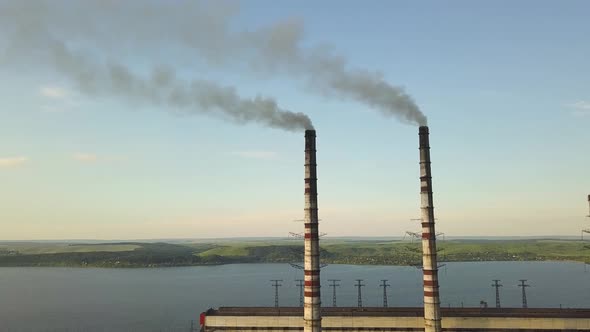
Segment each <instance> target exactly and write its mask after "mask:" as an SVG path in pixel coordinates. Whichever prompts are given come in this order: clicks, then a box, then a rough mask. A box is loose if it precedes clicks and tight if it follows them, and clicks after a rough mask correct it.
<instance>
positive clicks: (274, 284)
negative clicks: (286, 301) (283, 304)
mask: <svg viewBox="0 0 590 332" xmlns="http://www.w3.org/2000/svg"><path fill="white" fill-rule="evenodd" d="M271 281H272V286H273V287H274V288H275V308H278V307H279V287H281V286H282V285H281V284H279V282H281V281H283V280H281V279H272V280H271Z"/></svg>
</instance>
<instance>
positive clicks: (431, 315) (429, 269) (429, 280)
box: [419, 126, 442, 332]
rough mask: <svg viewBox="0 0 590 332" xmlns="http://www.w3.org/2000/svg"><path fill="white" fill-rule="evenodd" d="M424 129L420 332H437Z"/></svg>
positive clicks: (431, 209) (427, 145) (421, 132)
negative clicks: (422, 315)
mask: <svg viewBox="0 0 590 332" xmlns="http://www.w3.org/2000/svg"><path fill="white" fill-rule="evenodd" d="M428 135H429V132H428V127H427V126H421V127H420V129H419V136H420V198H421V210H422V218H421V219H422V267H423V269H422V271H423V272H424V332H440V331H441V330H442V328H441V317H440V296H439V293H438V263H437V259H436V231H435V228H434V204H433V202H432V173H431V169H430V143H429V138H428Z"/></svg>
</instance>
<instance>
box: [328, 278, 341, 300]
mask: <svg viewBox="0 0 590 332" xmlns="http://www.w3.org/2000/svg"><path fill="white" fill-rule="evenodd" d="M328 281H329V282H331V284H330V287H332V307H336V287H339V286H340V284H338V283H337V282H338V281H340V279H328Z"/></svg>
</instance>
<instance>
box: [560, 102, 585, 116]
mask: <svg viewBox="0 0 590 332" xmlns="http://www.w3.org/2000/svg"><path fill="white" fill-rule="evenodd" d="M566 106H568V107H570V108H573V109H574V111H573V112H572V115H574V116H590V101H586V100H578V101H576V102H574V103H571V104H568V105H566Z"/></svg>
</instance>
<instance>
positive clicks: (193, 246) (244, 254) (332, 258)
mask: <svg viewBox="0 0 590 332" xmlns="http://www.w3.org/2000/svg"><path fill="white" fill-rule="evenodd" d="M322 242H323V243H322V246H321V259H322V262H323V263H328V264H359V265H360V264H363V265H371V264H374V265H414V266H420V265H421V244H420V243H419V242H413V243H412V242H407V241H406V242H403V241H383V240H335V239H325V240H322ZM438 257H439V261H442V262H473V261H579V262H588V263H590V247H589V246H588V242H582V241H579V240H552V239H535V240H530V239H528V240H447V241H439V242H438ZM302 260H303V245H302V243H301V242H295V241H293V240H270V241H268V240H252V241H217V242H213V241H212V242H211V243H205V242H183V243H163V242H160V243H143V242H120V243H98V244H91V243H86V244H79V243H76V244H73V243H35V242H27V243H24V242H23V243H13V242H3V243H2V242H0V266H4V267H7V266H47V267H50V266H58V267H109V268H112V267H122V268H131V267H168V266H192V265H215V264H230V263H299V262H301V261H302Z"/></svg>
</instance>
